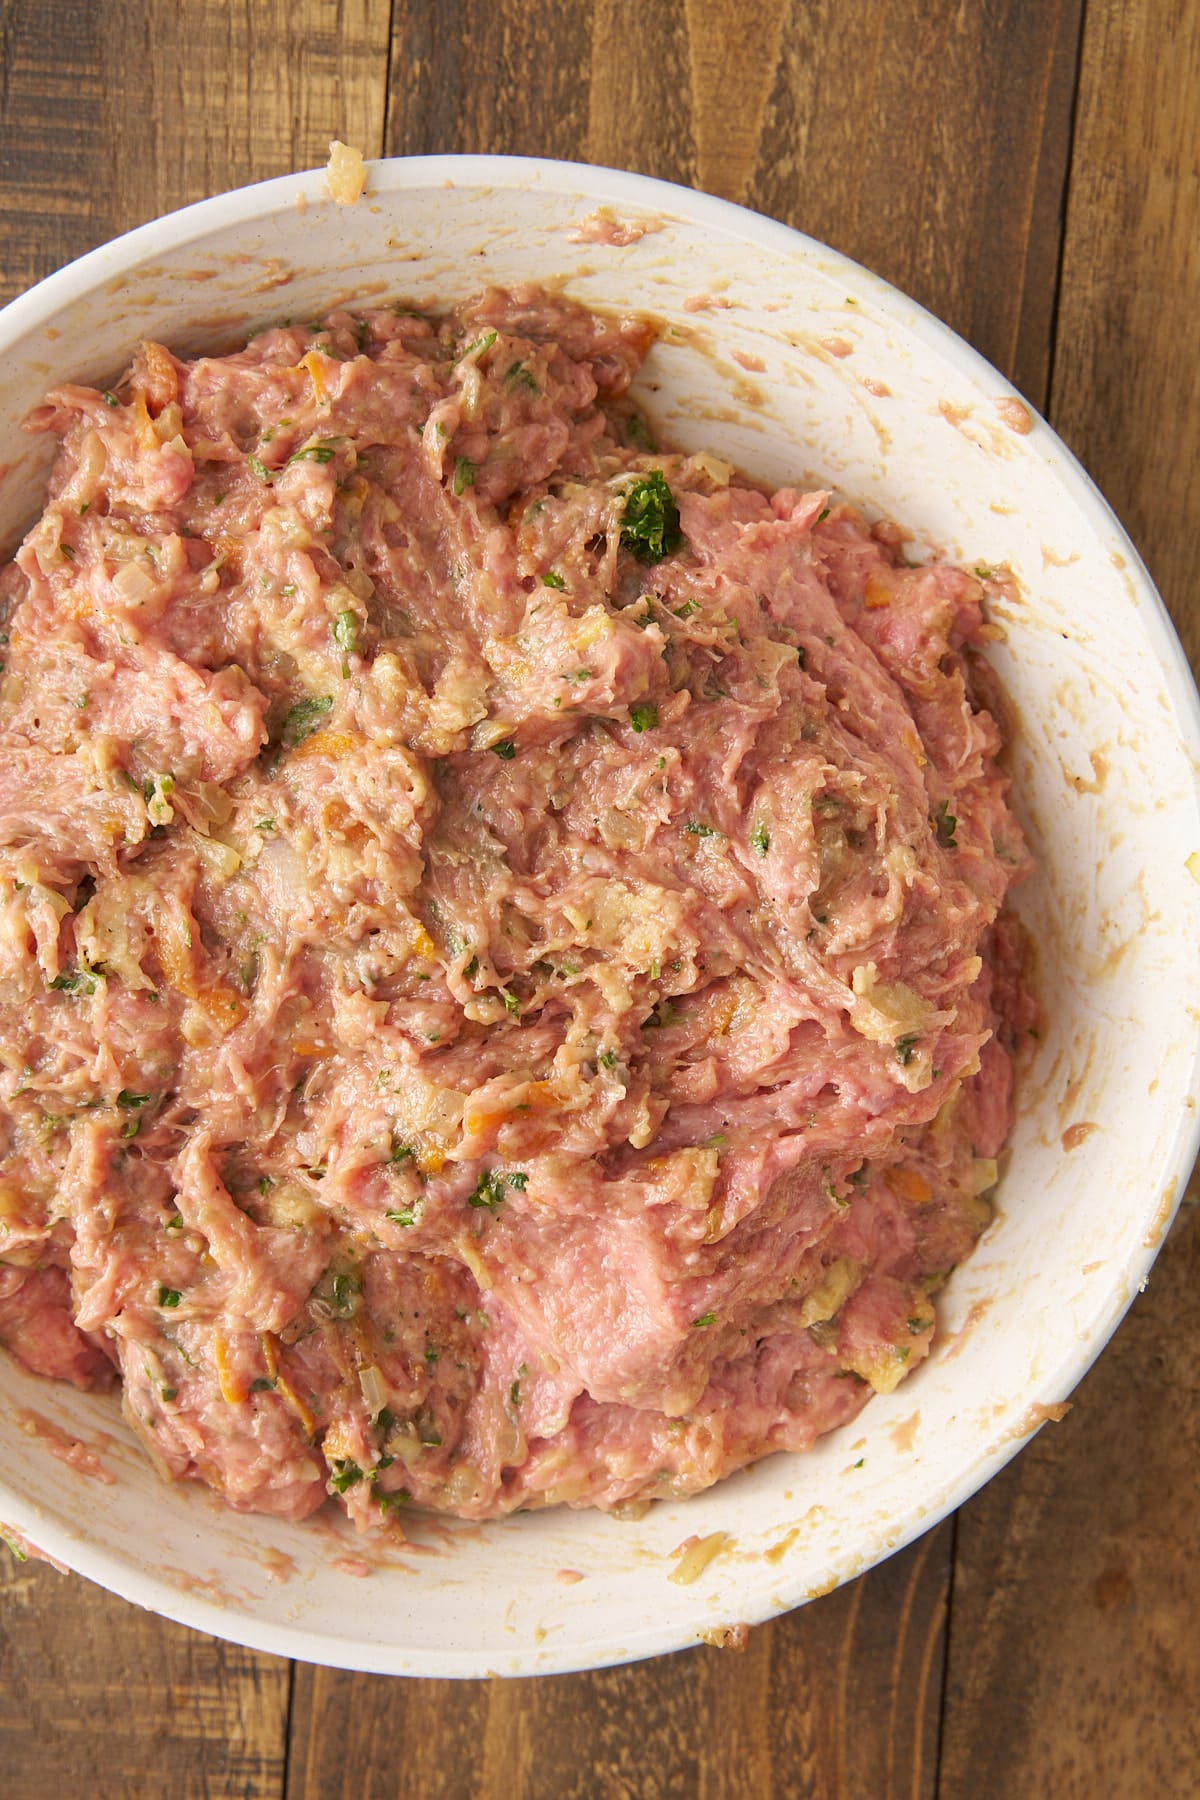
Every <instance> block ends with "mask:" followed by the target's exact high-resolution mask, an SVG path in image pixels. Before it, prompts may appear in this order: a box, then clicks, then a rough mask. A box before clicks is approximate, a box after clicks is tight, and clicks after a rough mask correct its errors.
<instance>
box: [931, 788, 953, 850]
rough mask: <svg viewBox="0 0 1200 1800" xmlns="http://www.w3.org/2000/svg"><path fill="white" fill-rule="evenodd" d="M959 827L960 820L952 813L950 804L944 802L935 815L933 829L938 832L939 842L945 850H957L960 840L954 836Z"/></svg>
mask: <svg viewBox="0 0 1200 1800" xmlns="http://www.w3.org/2000/svg"><path fill="white" fill-rule="evenodd" d="M957 825H958V820H957V819H956V818H955V817H954V814H953V813H952V812H951V811H950V802H949V801H948V800H943V801H942V804H941V805H940V806H939V807H938V809H937V811H936V812H935V813H934V815H933V828H934V830H935V831H936V832H937V841H938V843H939V844H941V846H942V848H943V849H945V850H957V848H958V839H957V838H956V837H955V835H954V833H955V829H956V827H957Z"/></svg>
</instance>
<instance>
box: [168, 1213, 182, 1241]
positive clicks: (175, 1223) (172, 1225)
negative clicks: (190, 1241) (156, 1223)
mask: <svg viewBox="0 0 1200 1800" xmlns="http://www.w3.org/2000/svg"><path fill="white" fill-rule="evenodd" d="M163 1230H164V1231H169V1232H171V1234H172V1235H173V1236H174V1235H177V1234H178V1233H179V1232H181V1231H182V1230H183V1214H182V1213H172V1214H171V1217H170V1218H169V1219H168V1220H167V1222H166V1224H165V1225H164V1226H163Z"/></svg>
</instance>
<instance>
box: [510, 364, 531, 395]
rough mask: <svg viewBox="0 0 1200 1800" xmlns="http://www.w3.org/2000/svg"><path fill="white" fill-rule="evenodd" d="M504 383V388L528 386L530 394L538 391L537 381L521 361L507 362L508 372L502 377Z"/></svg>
mask: <svg viewBox="0 0 1200 1800" xmlns="http://www.w3.org/2000/svg"><path fill="white" fill-rule="evenodd" d="M504 385H505V387H506V388H518V387H523V388H528V389H529V391H530V393H531V394H536V393H537V391H538V384H537V382H536V381H535V380H534V379H533V376H532V375H531V374H530V373H529V370H528V369H527V368H526V367H525V364H524V363H523V362H514V363H509V365H508V373H507V374H506V375H505V377H504Z"/></svg>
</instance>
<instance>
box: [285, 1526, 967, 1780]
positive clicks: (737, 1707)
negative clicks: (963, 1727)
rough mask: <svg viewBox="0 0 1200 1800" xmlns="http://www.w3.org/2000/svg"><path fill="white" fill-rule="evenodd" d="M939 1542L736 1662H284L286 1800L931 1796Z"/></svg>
mask: <svg viewBox="0 0 1200 1800" xmlns="http://www.w3.org/2000/svg"><path fill="white" fill-rule="evenodd" d="M951 1539H952V1531H951V1527H950V1526H949V1525H943V1526H941V1527H939V1529H938V1530H937V1531H935V1532H932V1533H930V1534H929V1535H928V1536H927V1537H925V1538H924V1539H922V1541H921V1542H920V1543H919V1544H917V1545H915V1546H914V1547H913V1549H912V1550H911V1551H909V1552H907V1553H905V1554H904V1555H901V1556H897V1557H894V1558H893V1559H892V1561H891V1562H888V1563H885V1564H884V1565H883V1566H882V1567H881V1568H878V1569H875V1570H873V1571H872V1572H871V1573H870V1574H869V1575H867V1576H865V1577H863V1579H862V1580H860V1581H858V1582H855V1583H854V1584H853V1585H851V1586H849V1587H846V1588H842V1589H840V1590H839V1591H838V1592H837V1593H834V1594H830V1595H828V1596H826V1598H825V1599H824V1600H819V1601H815V1602H814V1603H813V1604H812V1605H810V1606H807V1607H805V1608H803V1609H802V1610H801V1611H800V1612H796V1613H792V1614H790V1615H789V1616H788V1617H787V1618H784V1619H779V1620H776V1621H775V1622H774V1623H773V1624H771V1625H768V1626H763V1627H762V1628H760V1629H759V1630H757V1631H754V1632H752V1633H751V1636H750V1643H749V1646H748V1648H747V1650H746V1652H745V1653H744V1654H742V1655H738V1654H736V1653H733V1652H731V1651H725V1650H712V1649H708V1648H707V1647H701V1648H698V1649H695V1650H689V1651H683V1652H680V1653H679V1654H678V1655H676V1656H669V1657H661V1658H659V1659H657V1660H656V1661H654V1662H650V1663H638V1664H634V1665H631V1666H629V1667H626V1668H619V1669H607V1670H603V1671H600V1672H598V1673H593V1674H587V1675H565V1676H555V1677H539V1678H537V1679H534V1680H525V1681H511V1682H504V1681H494V1682H483V1681H472V1682H449V1681H447V1682H434V1681H388V1680H386V1679H383V1678H379V1677H371V1676H357V1675H347V1674H344V1673H342V1672H340V1671H338V1670H333V1669H318V1668H309V1667H306V1666H298V1667H297V1670H296V1688H295V1701H294V1709H293V1719H294V1730H293V1747H292V1754H291V1758H290V1763H289V1780H288V1790H287V1800H330V1797H331V1796H335V1795H345V1796H346V1797H347V1800H350V1796H354V1797H355V1800H393V1797H394V1796H395V1795H397V1794H403V1795H405V1796H410V1795H411V1796H413V1800H418V1797H419V1800H593V1797H596V1800H676V1797H678V1800H775V1797H776V1796H778V1797H780V1800H783V1797H786V1796H792V1795H794V1796H797V1797H799V1796H809V1795H812V1796H820V1800H865V1797H866V1796H870V1800H918V1797H920V1796H931V1795H932V1794H933V1792H934V1779H935V1761H936V1754H937V1721H938V1712H939V1707H940V1700H941V1656H942V1628H943V1623H944V1617H945V1604H944V1602H945V1593H946V1586H947V1581H948V1577H949V1559H950V1548H951ZM381 1745H403V1746H404V1749H403V1755H402V1756H401V1757H398V1758H396V1757H381V1755H380V1746H381Z"/></svg>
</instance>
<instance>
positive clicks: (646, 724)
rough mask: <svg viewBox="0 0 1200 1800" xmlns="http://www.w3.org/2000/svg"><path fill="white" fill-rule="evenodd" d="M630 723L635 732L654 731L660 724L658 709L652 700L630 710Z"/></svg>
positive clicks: (640, 702)
mask: <svg viewBox="0 0 1200 1800" xmlns="http://www.w3.org/2000/svg"><path fill="white" fill-rule="evenodd" d="M629 723H630V724H631V725H632V726H633V729H634V730H635V731H653V730H654V728H655V726H656V725H657V724H658V708H657V706H655V704H654V702H653V701H652V700H642V701H639V703H638V704H637V705H636V706H631V707H630V709H629Z"/></svg>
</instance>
